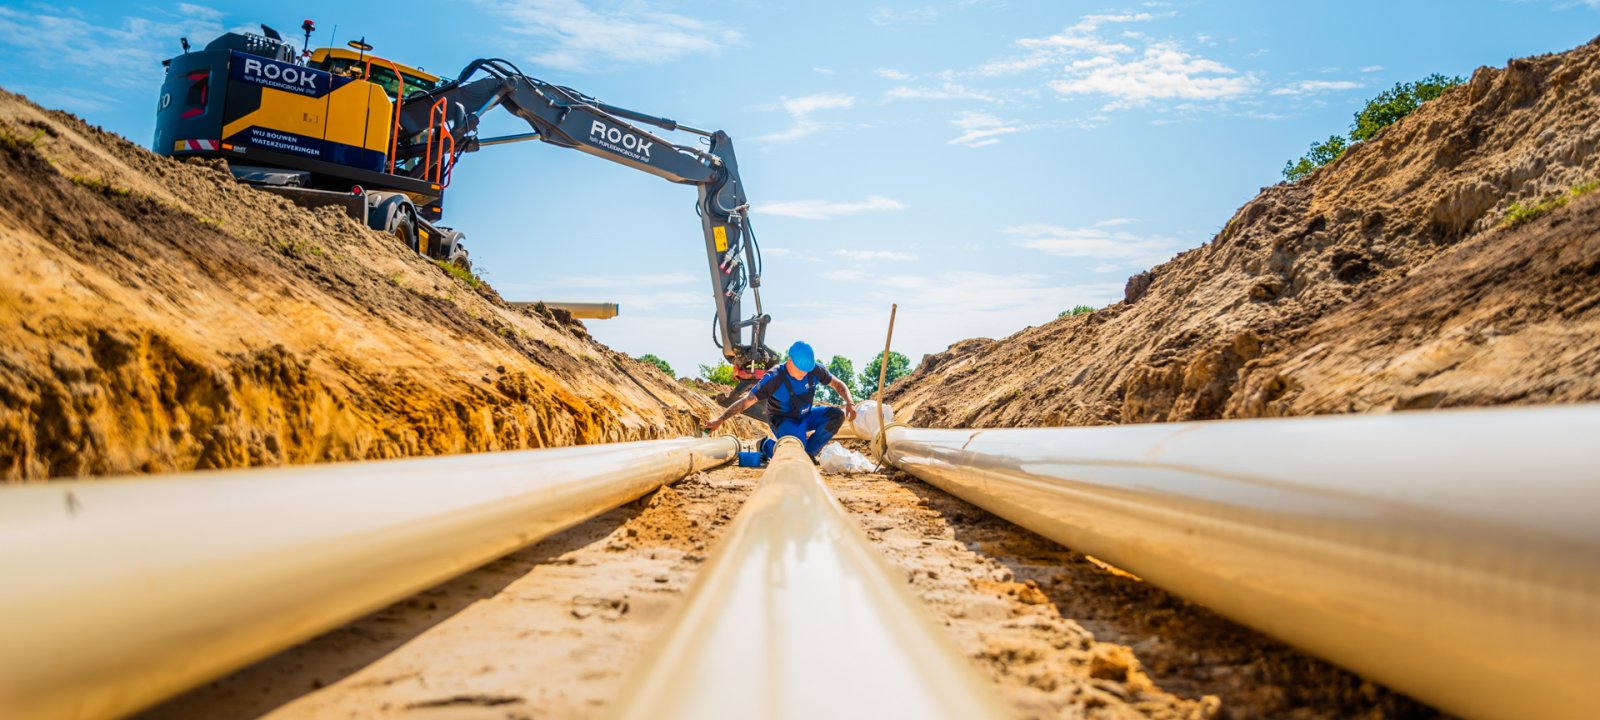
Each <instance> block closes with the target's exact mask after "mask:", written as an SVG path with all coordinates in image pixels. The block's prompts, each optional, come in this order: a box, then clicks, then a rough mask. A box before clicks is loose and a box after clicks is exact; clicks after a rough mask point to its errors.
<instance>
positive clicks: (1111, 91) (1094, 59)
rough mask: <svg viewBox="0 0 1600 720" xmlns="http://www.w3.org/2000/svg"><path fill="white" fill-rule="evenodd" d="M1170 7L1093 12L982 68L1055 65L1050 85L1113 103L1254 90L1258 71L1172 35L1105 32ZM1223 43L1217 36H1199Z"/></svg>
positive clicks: (1006, 71)
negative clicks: (1200, 51) (1196, 50)
mask: <svg viewBox="0 0 1600 720" xmlns="http://www.w3.org/2000/svg"><path fill="white" fill-rule="evenodd" d="M1168 15H1169V14H1154V13H1148V12H1137V13H1133V12H1130V13H1116V14H1098V15H1085V16H1083V17H1082V18H1081V19H1079V21H1078V22H1077V23H1074V24H1073V25H1070V26H1068V27H1067V28H1065V29H1063V30H1062V31H1061V32H1058V33H1056V34H1054V35H1049V36H1045V37H1037V38H1023V39H1020V40H1017V41H1016V42H1015V45H1016V46H1017V47H1018V48H1020V49H1022V50H1025V51H1026V53H1025V54H1022V55H1018V56H1016V57H1011V58H1004V59H1000V60H995V61H992V62H989V63H986V64H984V65H980V66H979V67H978V68H977V71H976V72H977V74H979V75H983V76H998V75H1014V74H1020V73H1030V72H1038V71H1049V72H1051V73H1052V74H1054V75H1055V77H1054V78H1052V79H1050V80H1048V82H1047V83H1046V87H1049V88H1050V89H1052V90H1054V91H1056V92H1057V93H1060V94H1062V95H1068V96H1099V97H1104V98H1108V99H1109V100H1110V102H1109V103H1108V104H1107V105H1106V106H1105V108H1104V109H1106V110H1115V109H1121V108H1127V107H1133V106H1140V105H1145V104H1148V103H1150V102H1152V101H1159V100H1182V101H1219V100H1227V99H1230V98H1234V97H1238V96H1240V95H1244V94H1246V93H1249V92H1251V91H1252V90H1253V89H1254V88H1255V85H1256V79H1255V77H1254V76H1252V75H1248V74H1241V73H1239V72H1238V71H1236V70H1234V69H1233V68H1231V67H1228V66H1227V65H1224V64H1222V63H1220V62H1217V61H1215V60H1211V59H1208V58H1205V57H1201V56H1198V55H1195V54H1192V53H1190V52H1189V51H1187V50H1186V49H1184V48H1183V47H1182V46H1181V45H1179V44H1177V43H1176V42H1171V41H1156V40H1153V39H1151V38H1150V37H1149V36H1148V35H1146V34H1144V33H1140V32H1135V31H1132V30H1126V31H1123V32H1121V33H1120V38H1119V39H1111V38H1109V37H1107V35H1106V34H1105V33H1106V32H1109V31H1110V30H1111V29H1112V28H1111V26H1125V25H1130V24H1136V23H1148V22H1151V21H1154V20H1157V19H1159V18H1162V17H1167V16H1168ZM1199 38H1200V42H1202V43H1204V44H1215V39H1214V38H1212V37H1210V36H1204V35H1202V36H1199Z"/></svg>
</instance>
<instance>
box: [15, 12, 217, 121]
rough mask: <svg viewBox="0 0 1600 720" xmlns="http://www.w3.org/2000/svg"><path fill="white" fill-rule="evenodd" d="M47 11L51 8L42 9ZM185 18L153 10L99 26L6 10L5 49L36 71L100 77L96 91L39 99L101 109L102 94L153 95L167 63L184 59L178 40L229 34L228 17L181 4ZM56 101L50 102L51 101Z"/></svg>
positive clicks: (74, 17)
mask: <svg viewBox="0 0 1600 720" xmlns="http://www.w3.org/2000/svg"><path fill="white" fill-rule="evenodd" d="M40 7H45V6H42V5H41V6H40ZM179 9H180V10H181V13H180V14H174V13H172V12H169V11H163V10H155V9H151V10H148V11H146V12H148V13H149V16H126V17H122V18H119V19H117V20H116V21H114V22H111V23H107V24H96V22H92V21H91V20H88V19H85V18H84V16H83V15H82V14H81V13H78V12H76V11H71V10H61V11H53V10H42V11H38V12H30V11H26V10H17V9H13V8H9V7H0V46H3V47H8V48H10V49H12V50H13V51H15V52H17V53H18V54H19V55H20V56H21V57H22V58H24V60H25V63H24V64H25V65H27V66H28V67H31V68H33V69H35V70H53V69H57V68H72V69H75V70H79V71H92V72H93V73H94V76H95V77H94V79H95V84H94V88H93V89H91V90H85V91H74V90H72V89H64V88H49V87H45V86H40V87H39V88H38V89H36V90H35V92H34V95H35V96H36V97H39V98H41V99H45V98H46V97H49V98H53V99H54V100H55V101H56V102H62V104H63V105H69V104H70V105H74V106H75V107H77V108H79V109H98V105H99V104H100V103H102V102H104V101H105V99H106V98H107V96H106V95H105V94H103V92H102V91H110V92H116V91H119V90H126V91H133V90H140V91H144V92H147V93H148V92H153V88H154V86H155V85H156V84H159V83H160V72H161V71H160V68H161V65H160V63H161V61H162V60H164V59H166V58H168V57H171V56H173V55H176V54H178V53H179V52H181V50H180V49H179V47H178V38H180V37H187V38H189V41H190V42H192V43H194V44H195V45H196V46H202V45H204V44H205V43H207V42H210V41H211V39H212V38H214V37H216V36H218V35H221V34H222V33H224V32H226V29H225V28H224V27H223V25H222V23H221V19H222V13H221V12H219V11H217V10H213V9H211V8H207V7H202V6H199V5H180V6H179ZM45 101H46V102H50V100H45Z"/></svg>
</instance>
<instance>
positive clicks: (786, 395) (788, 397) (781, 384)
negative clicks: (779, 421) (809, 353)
mask: <svg viewBox="0 0 1600 720" xmlns="http://www.w3.org/2000/svg"><path fill="white" fill-rule="evenodd" d="M830 382H833V376H832V375H829V374H828V369H827V368H825V367H823V366H821V365H818V366H816V367H814V368H811V372H808V373H806V376H805V377H803V378H801V379H799V380H796V379H794V376H793V375H790V374H789V367H788V364H787V363H785V364H783V365H779V366H777V367H775V368H773V369H771V370H768V371H767V374H766V375H764V376H762V378H761V380H759V381H757V382H756V384H755V387H752V388H750V394H751V395H754V396H756V397H757V398H759V399H761V400H765V401H767V417H769V418H773V419H776V418H780V417H784V418H790V419H794V420H798V419H800V416H801V415H802V414H804V413H805V411H806V409H807V408H810V407H811V401H812V396H814V395H815V394H816V392H817V388H818V387H820V386H822V385H827V384H828V383H830Z"/></svg>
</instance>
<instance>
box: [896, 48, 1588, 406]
mask: <svg viewBox="0 0 1600 720" xmlns="http://www.w3.org/2000/svg"><path fill="white" fill-rule="evenodd" d="M1596 180H1600V39H1597V40H1596V41H1595V42H1591V43H1589V44H1588V45H1585V46H1583V47H1580V48H1577V49H1575V50H1572V51H1569V52H1566V53H1562V54H1557V55H1547V56H1542V57H1536V58H1528V59H1523V60H1513V61H1511V62H1510V63H1509V64H1508V65H1507V66H1506V67H1505V68H1502V69H1493V68H1480V69H1479V70H1478V71H1477V72H1475V73H1474V74H1473V76H1472V79H1471V81H1470V82H1468V83H1467V84H1465V85H1464V86H1461V87H1458V88H1455V89H1453V90H1451V91H1449V92H1447V93H1446V94H1445V95H1444V96H1443V97H1441V98H1439V99H1438V100H1435V101H1433V102H1430V103H1427V104H1426V105H1424V106H1423V107H1421V108H1419V109H1418V110H1417V111H1416V112H1414V113H1412V114H1411V115H1410V116H1408V117H1406V118H1405V119H1404V120H1402V121H1400V122H1399V123H1396V124H1395V125H1393V126H1391V127H1389V128H1388V129H1386V130H1384V131H1383V132H1381V133H1380V134H1379V135H1378V136H1377V137H1375V138H1373V139H1372V140H1370V141H1368V142H1365V143H1361V144H1359V145H1357V146H1355V147H1353V148H1352V149H1351V150H1350V151H1349V152H1347V153H1346V154H1345V155H1344V157H1342V158H1340V159H1339V160H1338V161H1336V162H1334V163H1332V164H1331V165H1329V166H1327V167H1325V168H1323V169H1322V170H1320V171H1318V172H1316V173H1315V174H1313V175H1312V176H1311V177H1310V178H1308V179H1307V180H1304V181H1302V182H1300V183H1297V184H1293V185H1278V186H1275V187H1271V188H1266V189H1264V190H1263V191H1262V193H1261V194H1260V195H1259V196H1258V197H1256V198H1255V199H1254V200H1252V201H1251V202H1249V203H1248V204H1246V205H1245V206H1244V207H1243V208H1241V209H1240V210H1239V211H1238V212H1237V213H1236V214H1235V215H1234V216H1233V218H1232V219H1231V220H1229V221H1228V223H1227V225H1226V226H1225V227H1224V228H1223V230H1222V231H1221V232H1220V233H1218V234H1217V235H1216V237H1215V238H1213V239H1212V240H1211V242H1209V243H1207V244H1206V245H1204V246H1202V247H1199V248H1196V249H1194V250H1190V251H1187V252H1185V253H1183V254H1181V255H1179V256H1178V257H1176V258H1174V259H1173V260H1171V261H1169V262H1167V263H1165V264H1163V265H1160V266H1158V267H1156V268H1154V269H1152V270H1150V271H1149V272H1146V273H1141V274H1139V275H1136V276H1134V277H1133V278H1131V279H1130V280H1129V282H1128V286H1127V292H1126V297H1125V300H1124V301H1123V302H1120V303H1118V304H1116V305H1113V306H1111V307H1108V308H1105V309H1102V310H1098V311H1096V312H1093V313H1090V314H1087V315H1080V316H1069V317H1065V318H1061V319H1058V320H1055V321H1053V322H1050V323H1048V324H1046V325H1043V326H1040V327H1035V328H1029V329H1027V330H1024V331H1022V332H1019V333H1017V334H1016V335H1013V336H1011V337H1009V338H1005V339H1003V340H1000V341H993V340H987V339H976V340H967V341H963V342H960V343H957V344H955V345H952V346H951V347H950V348H949V349H948V350H946V351H945V352H943V353H939V354H936V355H930V356H928V357H925V358H924V359H923V362H922V364H921V366H920V367H919V368H918V370H917V372H915V373H914V374H913V375H911V376H910V377H909V378H907V379H906V380H905V381H902V382H901V383H899V384H898V385H897V386H896V387H895V388H893V390H892V391H891V392H890V393H889V396H890V399H891V401H895V402H898V403H899V406H900V407H901V409H902V410H903V411H904V410H910V411H914V415H913V416H912V418H911V422H913V423H914V424H917V425H923V426H933V427H941V426H942V427H999V426H1040V425H1043V426H1058V425H1092V424H1106V423H1119V422H1160V421H1169V420H1193V419H1210V418H1228V417H1262V416H1281V415H1305V414H1319V413H1341V412H1369V411H1382V410H1390V409H1411V408H1431V407H1450V406H1481V405H1498V404H1522V403H1549V402H1573V401H1580V400H1592V399H1596V398H1600V193H1595V192H1591V193H1589V194H1587V195H1584V196H1582V197H1577V196H1575V194H1574V192H1575V191H1577V192H1582V191H1584V190H1588V189H1593V188H1594V182H1595V181H1596ZM1563 197H1565V198H1568V199H1570V200H1571V201H1570V202H1569V203H1566V204H1565V205H1562V206H1556V204H1555V203H1552V202H1550V201H1551V200H1553V199H1555V198H1563ZM1541 204H1542V205H1541ZM1513 205H1521V206H1523V207H1525V208H1531V207H1542V208H1543V209H1542V210H1541V211H1535V212H1532V213H1519V214H1518V215H1517V216H1516V218H1515V219H1522V218H1523V217H1525V216H1527V215H1533V216H1534V217H1532V219H1531V220H1527V221H1526V222H1520V223H1515V224H1514V223H1513V222H1511V220H1513V215H1512V213H1513Z"/></svg>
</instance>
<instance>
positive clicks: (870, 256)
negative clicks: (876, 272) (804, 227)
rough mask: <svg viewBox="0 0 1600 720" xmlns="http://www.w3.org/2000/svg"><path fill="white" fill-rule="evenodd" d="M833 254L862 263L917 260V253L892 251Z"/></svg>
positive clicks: (855, 251) (847, 251) (840, 251)
mask: <svg viewBox="0 0 1600 720" xmlns="http://www.w3.org/2000/svg"><path fill="white" fill-rule="evenodd" d="M833 254H835V255H838V256H840V257H842V258H845V259H847V260H852V261H855V262H861V263H867V262H876V261H878V260H896V261H910V260H916V259H917V256H916V254H915V253H904V252H894V251H892V250H835V251H833Z"/></svg>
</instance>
